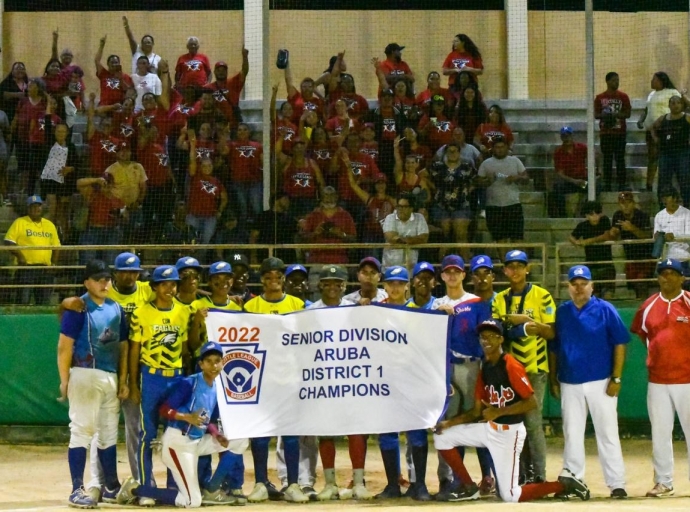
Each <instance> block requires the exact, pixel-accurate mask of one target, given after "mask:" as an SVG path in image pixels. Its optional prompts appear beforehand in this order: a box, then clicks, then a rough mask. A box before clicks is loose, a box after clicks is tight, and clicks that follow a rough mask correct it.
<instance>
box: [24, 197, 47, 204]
mask: <svg viewBox="0 0 690 512" xmlns="http://www.w3.org/2000/svg"><path fill="white" fill-rule="evenodd" d="M32 204H43V199H41V196H36V195H34V196H29V197H27V198H26V205H27V206H31V205H32Z"/></svg>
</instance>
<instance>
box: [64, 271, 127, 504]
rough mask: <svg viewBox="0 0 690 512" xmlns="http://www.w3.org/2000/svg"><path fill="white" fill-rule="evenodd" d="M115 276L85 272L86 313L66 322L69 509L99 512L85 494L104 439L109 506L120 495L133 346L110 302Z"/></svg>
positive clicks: (102, 456)
mask: <svg viewBox="0 0 690 512" xmlns="http://www.w3.org/2000/svg"><path fill="white" fill-rule="evenodd" d="M110 284H111V276H110V270H109V269H108V266H107V265H106V264H105V263H104V262H102V261H100V260H92V261H90V262H89V263H88V264H87V265H86V268H85V271H84V286H85V287H86V293H85V294H84V295H82V297H81V299H82V300H83V301H84V304H85V309H84V311H83V312H75V311H66V312H65V314H64V315H63V317H62V320H61V322H60V338H59V340H58V349H57V353H58V357H57V359H58V373H59V375H60V398H59V400H61V401H64V400H66V399H68V398H69V417H70V441H69V450H68V452H67V460H68V462H69V468H70V475H71V477H72V493H71V494H70V497H69V501H68V504H69V506H71V507H76V508H96V506H97V504H98V501H97V500H94V499H93V498H92V497H91V496H89V494H87V493H86V491H85V490H84V468H85V467H86V449H87V447H88V446H89V444H90V443H91V440H92V438H93V437H94V435H95V434H98V448H97V451H98V458H99V459H100V461H101V465H102V467H103V472H104V479H105V487H104V490H103V500H104V501H108V502H112V501H113V500H114V498H115V496H116V495H117V492H118V491H119V490H120V481H119V479H118V477H117V457H116V443H117V428H118V421H119V418H120V401H119V400H118V398H119V399H124V398H127V395H128V394H129V390H128V388H127V344H126V343H124V342H125V341H126V340H127V334H128V325H127V319H126V318H125V313H124V311H123V310H122V308H121V307H120V306H119V305H118V304H117V303H115V302H114V301H112V300H110V299H108V298H107V295H108V289H109V288H110Z"/></svg>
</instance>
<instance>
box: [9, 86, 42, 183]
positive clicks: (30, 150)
mask: <svg viewBox="0 0 690 512" xmlns="http://www.w3.org/2000/svg"><path fill="white" fill-rule="evenodd" d="M26 91H27V93H26V97H25V98H23V99H22V100H20V102H19V107H18V108H17V112H16V115H15V116H14V119H13V121H12V134H13V137H15V140H16V153H15V154H16V156H17V167H18V171H19V173H20V174H21V191H26V192H27V193H29V192H33V190H34V187H35V183H36V180H37V179H38V176H39V175H38V171H39V169H40V168H41V164H43V163H44V162H42V161H41V157H42V154H43V153H42V151H41V150H42V148H43V140H40V141H37V140H36V138H37V135H38V132H39V131H40V130H39V128H40V127H39V126H38V120H39V119H40V120H41V122H42V121H43V120H44V117H45V112H46V94H45V84H44V83H43V80H41V79H40V78H32V79H31V80H29V85H28V87H27V89H26Z"/></svg>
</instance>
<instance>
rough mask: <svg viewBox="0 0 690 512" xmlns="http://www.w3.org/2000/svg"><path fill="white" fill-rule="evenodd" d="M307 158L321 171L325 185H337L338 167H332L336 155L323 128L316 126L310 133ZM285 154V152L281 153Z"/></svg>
mask: <svg viewBox="0 0 690 512" xmlns="http://www.w3.org/2000/svg"><path fill="white" fill-rule="evenodd" d="M307 147H308V151H307V153H308V154H309V158H311V159H312V160H314V161H315V162H316V165H318V166H319V169H321V173H322V174H323V179H324V182H325V183H326V185H328V186H331V187H335V186H337V185H338V174H339V173H338V166H337V165H335V166H334V165H333V163H332V162H333V157H334V156H335V154H336V148H334V147H333V144H332V143H331V141H330V140H328V134H327V133H326V129H325V128H324V127H323V126H317V127H316V128H314V130H313V131H312V135H311V141H310V142H309V144H308V146H307ZM283 152H285V151H283Z"/></svg>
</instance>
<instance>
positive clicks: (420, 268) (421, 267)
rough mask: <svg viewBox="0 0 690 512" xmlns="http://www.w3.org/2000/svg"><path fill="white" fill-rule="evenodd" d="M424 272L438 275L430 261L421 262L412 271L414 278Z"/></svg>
mask: <svg viewBox="0 0 690 512" xmlns="http://www.w3.org/2000/svg"><path fill="white" fill-rule="evenodd" d="M424 271H427V272H431V273H432V274H434V275H436V269H435V268H434V266H433V265H432V264H431V263H429V262H428V261H420V262H419V263H417V264H416V265H415V266H414V268H413V269H412V277H415V276H416V275H417V274H419V273H421V272H424Z"/></svg>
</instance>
